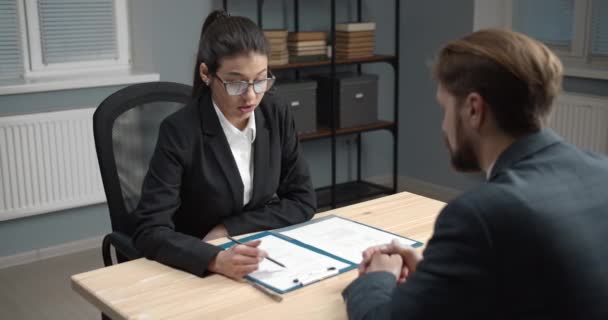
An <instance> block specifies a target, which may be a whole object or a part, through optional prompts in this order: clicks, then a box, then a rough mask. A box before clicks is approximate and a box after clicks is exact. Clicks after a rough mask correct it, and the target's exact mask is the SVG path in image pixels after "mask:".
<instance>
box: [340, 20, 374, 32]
mask: <svg viewBox="0 0 608 320" xmlns="http://www.w3.org/2000/svg"><path fill="white" fill-rule="evenodd" d="M372 30H376V23H374V22H349V23H338V24H336V31H372Z"/></svg>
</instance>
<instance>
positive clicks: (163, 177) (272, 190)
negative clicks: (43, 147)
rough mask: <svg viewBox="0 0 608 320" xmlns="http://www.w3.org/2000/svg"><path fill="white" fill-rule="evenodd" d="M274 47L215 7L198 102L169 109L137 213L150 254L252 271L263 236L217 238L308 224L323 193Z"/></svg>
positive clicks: (140, 244)
mask: <svg viewBox="0 0 608 320" xmlns="http://www.w3.org/2000/svg"><path fill="white" fill-rule="evenodd" d="M269 51H270V48H269V44H268V42H267V40H266V38H265V37H264V34H263V32H262V31H261V30H260V28H259V27H258V26H257V25H255V24H254V23H253V22H252V21H251V20H249V19H247V18H244V17H232V16H228V15H227V14H225V13H224V12H222V11H214V12H212V13H211V14H210V15H209V16H208V17H207V19H206V20H205V23H204V24H203V30H202V32H201V38H200V42H199V49H198V56H197V62H196V66H195V71H194V86H193V97H192V101H191V102H190V103H189V104H187V105H186V106H185V107H183V108H182V109H181V110H179V111H177V112H176V113H174V114H173V115H171V116H169V117H168V118H167V119H165V120H164V121H163V123H162V124H161V127H160V132H159V138H158V142H157V145H156V149H155V152H154V155H153V157H152V160H151V162H150V167H149V170H148V173H147V175H146V178H145V180H144V183H143V187H142V196H141V200H140V203H139V205H138V207H137V209H136V210H135V212H134V216H135V218H136V231H135V235H134V242H135V246H136V247H137V249H138V250H139V251H140V252H141V253H142V254H143V255H144V256H146V257H147V258H150V259H154V260H156V261H159V262H161V263H164V264H167V265H170V266H173V267H176V268H179V269H182V270H185V271H188V272H190V273H193V274H196V275H199V276H204V275H206V274H207V273H209V272H215V273H221V274H224V275H226V276H228V277H231V278H236V279H238V278H242V277H243V276H245V275H247V274H248V273H250V272H252V271H254V270H256V269H257V268H258V264H259V263H260V261H261V260H262V259H263V258H264V257H265V256H266V255H267V254H266V252H264V251H263V250H261V249H258V248H257V247H258V245H259V244H260V242H259V241H252V242H249V243H247V244H243V245H237V246H234V247H232V248H230V249H228V250H222V249H221V248H219V247H216V246H213V245H210V244H208V243H206V241H208V240H212V239H216V238H220V237H225V236H228V235H239V234H244V233H250V232H255V231H261V230H267V229H274V228H280V227H284V226H288V225H292V224H296V223H300V222H303V221H306V220H308V219H310V218H311V217H312V215H313V214H314V211H315V206H316V200H315V194H314V190H313V188H312V183H311V181H310V174H309V172H308V168H307V165H306V163H305V161H304V159H303V157H302V154H301V151H300V146H299V143H298V137H297V133H296V130H295V127H294V121H293V118H292V116H291V113H290V111H289V109H288V107H287V106H286V105H285V104H279V103H278V102H277V100H276V98H275V97H274V95H273V94H272V93H271V92H268V90H269V89H270V88H271V87H272V85H273V83H274V81H275V78H274V76H273V75H272V73H270V70H269V69H268V56H269Z"/></svg>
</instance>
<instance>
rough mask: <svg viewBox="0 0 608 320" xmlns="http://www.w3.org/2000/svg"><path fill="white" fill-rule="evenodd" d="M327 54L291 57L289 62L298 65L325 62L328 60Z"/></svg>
mask: <svg viewBox="0 0 608 320" xmlns="http://www.w3.org/2000/svg"><path fill="white" fill-rule="evenodd" d="M328 59H329V58H328V57H327V55H326V54H316V55H310V56H289V62H291V63H298V62H312V61H324V60H328Z"/></svg>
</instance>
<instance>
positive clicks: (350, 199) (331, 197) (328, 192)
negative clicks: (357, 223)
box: [222, 0, 400, 208]
mask: <svg viewBox="0 0 608 320" xmlns="http://www.w3.org/2000/svg"><path fill="white" fill-rule="evenodd" d="M361 2H362V0H357V21H359V22H361V21H362V13H363V12H362V3H361ZM293 4H294V6H293V7H294V30H290V31H295V32H298V31H299V29H300V28H299V26H300V17H299V8H300V1H299V0H293ZM222 5H223V7H224V10H225V11H228V10H229V7H228V0H223V1H222ZM263 5H264V0H257V6H256V13H257V23H258V25H259V26H260V27H263V16H262V11H263V10H262V7H263ZM394 6H395V7H394V13H395V40H394V41H395V53H394V54H375V55H374V56H370V57H365V58H357V59H336V57H335V54H334V55H332V58H331V59H328V60H324V61H311V62H300V63H289V64H285V65H280V66H273V67H272V70H274V71H276V70H294V71H295V72H296V78H299V70H302V69H306V68H314V67H324V66H326V67H329V68H330V79H331V81H330V82H331V83H332V85H333V83H334V81H333V80H334V79H335V78H336V67H337V66H342V65H356V66H357V72H358V73H359V74H361V66H362V65H364V64H368V63H388V64H389V65H390V66H391V67H392V69H393V73H394V88H393V94H394V98H393V101H394V107H393V110H394V113H393V121H392V122H391V121H378V122H376V123H373V124H369V125H364V126H357V127H350V128H336V127H335V122H334V119H336V116H337V108H336V106H335V101H336V97H334V90H330V92H331V93H330V96H329V99H330V106H331V108H332V110H331V112H330V123H331V126H330V127H320V128H318V130H317V132H314V133H308V134H302V135H300V141H302V142H304V141H310V140H317V139H328V138H329V139H331V185H330V186H327V187H322V188H317V189H316V191H317V201H318V204H319V207H320V208H321V207H327V206H329V207H332V208H336V207H338V206H343V205H348V204H352V203H356V202H358V201H361V200H363V199H366V198H370V197H375V196H379V195H385V194H392V193H396V192H397V179H398V176H399V175H398V171H397V168H398V149H397V147H398V136H399V135H398V128H399V126H398V121H399V108H398V106H399V101H398V99H399V94H398V88H399V11H400V0H394ZM330 8H331V9H330V10H331V13H330V16H331V21H330V32H329V43H331V46H332V52H336V50H335V38H336V30H335V26H336V0H331V1H330ZM377 130H387V131H388V132H390V133H391V134H392V136H393V148H392V149H393V150H392V151H393V170H392V171H393V181H392V186H391V187H387V186H383V185H378V184H374V183H372V182H369V181H365V180H364V179H363V178H362V176H361V149H362V145H361V135H362V134H364V133H365V132H371V131H377ZM342 135H356V136H357V179H356V180H355V181H349V182H346V183H339V184H338V183H336V138H337V137H338V136H342Z"/></svg>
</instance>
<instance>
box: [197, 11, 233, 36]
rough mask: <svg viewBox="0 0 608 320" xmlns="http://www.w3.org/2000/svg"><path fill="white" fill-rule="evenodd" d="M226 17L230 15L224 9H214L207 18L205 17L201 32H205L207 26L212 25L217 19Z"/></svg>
mask: <svg viewBox="0 0 608 320" xmlns="http://www.w3.org/2000/svg"><path fill="white" fill-rule="evenodd" d="M228 17H230V15H229V14H228V13H227V12H226V11H224V10H214V11H212V12H211V13H210V14H209V15H208V16H207V19H205V23H204V24H203V33H205V31H207V29H208V28H209V26H210V25H212V24H213V23H214V22H216V21H219V20H223V19H227V18H228Z"/></svg>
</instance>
